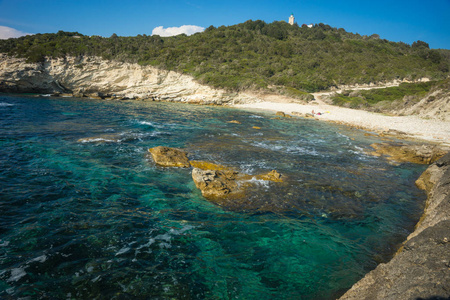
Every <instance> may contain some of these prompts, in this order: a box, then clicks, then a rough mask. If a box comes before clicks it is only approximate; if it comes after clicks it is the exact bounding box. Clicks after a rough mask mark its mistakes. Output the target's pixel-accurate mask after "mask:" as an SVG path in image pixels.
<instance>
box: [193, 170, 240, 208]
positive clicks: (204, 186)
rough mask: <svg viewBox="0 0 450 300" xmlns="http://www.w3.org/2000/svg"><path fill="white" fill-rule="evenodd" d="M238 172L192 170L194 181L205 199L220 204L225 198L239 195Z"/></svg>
mask: <svg viewBox="0 0 450 300" xmlns="http://www.w3.org/2000/svg"><path fill="white" fill-rule="evenodd" d="M238 174H239V173H238V172H234V171H229V170H224V171H216V170H202V169H199V168H194V169H192V179H193V180H194V183H195V186H196V187H197V188H198V189H199V190H200V191H201V192H202V195H203V197H205V198H207V199H209V200H213V201H214V202H215V203H217V204H220V200H223V199H224V198H225V197H229V196H234V195H235V194H236V193H238V191H239V189H238V184H237V177H238Z"/></svg>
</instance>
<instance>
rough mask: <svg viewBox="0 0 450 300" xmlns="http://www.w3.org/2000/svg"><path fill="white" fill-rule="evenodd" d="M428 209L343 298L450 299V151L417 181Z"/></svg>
mask: <svg viewBox="0 0 450 300" xmlns="http://www.w3.org/2000/svg"><path fill="white" fill-rule="evenodd" d="M416 184H417V186H418V187H419V188H422V189H425V190H426V192H427V194H428V199H427V202H426V208H425V212H424V214H423V216H422V218H421V220H420V221H419V223H418V224H417V226H416V229H415V231H414V232H413V233H411V234H410V235H409V236H408V238H407V240H406V241H405V242H404V244H403V247H402V248H401V249H400V250H399V251H398V253H397V254H396V255H395V256H394V258H393V259H392V260H391V261H390V262H388V263H386V264H380V265H379V266H377V268H375V270H373V271H371V272H369V273H368V274H367V275H366V276H365V277H364V278H363V279H361V280H360V281H359V282H357V283H356V284H355V285H353V287H352V288H351V289H350V290H349V291H347V293H345V294H344V295H343V296H342V297H341V298H340V299H352V300H353V299H355V300H356V299H358V300H359V299H392V300H394V299H395V300H398V299H414V300H416V299H449V298H450V284H449V283H450V255H449V254H450V152H449V153H447V154H446V155H445V156H444V157H442V158H441V159H439V160H438V161H436V162H435V163H433V164H432V165H431V166H430V167H429V168H428V169H427V170H426V171H425V172H424V173H423V174H422V176H421V177H420V178H419V179H418V180H417V182H416Z"/></svg>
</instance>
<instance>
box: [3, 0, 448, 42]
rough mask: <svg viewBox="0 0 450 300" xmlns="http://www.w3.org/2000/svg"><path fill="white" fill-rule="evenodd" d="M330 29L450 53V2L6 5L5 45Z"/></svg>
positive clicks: (190, 0) (101, 0)
mask: <svg viewBox="0 0 450 300" xmlns="http://www.w3.org/2000/svg"><path fill="white" fill-rule="evenodd" d="M291 13H293V14H294V16H295V21H296V22H297V23H298V24H299V25H302V24H311V23H312V24H316V23H324V24H328V25H330V26H332V27H337V28H344V29H345V30H346V31H349V32H353V33H359V34H361V35H372V34H374V33H376V34H379V35H380V37H381V38H383V39H387V40H390V41H395V42H399V41H402V42H405V43H408V44H412V43H413V42H414V41H417V40H421V41H425V42H427V43H428V44H429V45H430V48H434V49H437V48H442V49H450V0H428V1H424V0H420V1H419V0H409V1H403V0H402V1H395V0H390V1H387V0H377V1H361V0H359V1H356V0H355V1H353V0H351V1H345V0H334V1H332V0H309V1H294V0H272V1H269V0H259V1H253V0H250V1H245V0H228V1H215V0H126V1H124V0H0V38H9V37H18V36H20V35H25V34H35V33H56V32H58V31H59V30H63V31H72V32H73V31H77V32H79V33H82V34H84V35H100V36H104V37H109V36H111V35H112V34H113V33H115V34H117V35H119V36H136V35H138V34H147V35H151V34H158V35H161V36H170V35H176V34H180V33H186V34H188V35H190V34H193V33H195V32H200V31H202V30H203V29H204V28H207V27H209V26H211V25H213V26H215V27H219V26H222V25H225V26H228V25H234V24H238V23H242V22H245V21H247V20H263V21H265V22H267V23H270V22H273V21H286V22H287V21H288V19H289V16H290V15H291Z"/></svg>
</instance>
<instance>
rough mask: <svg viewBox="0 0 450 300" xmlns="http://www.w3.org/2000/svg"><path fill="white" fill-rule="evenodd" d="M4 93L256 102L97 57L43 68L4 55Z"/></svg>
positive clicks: (0, 75) (51, 62) (0, 57)
mask: <svg viewBox="0 0 450 300" xmlns="http://www.w3.org/2000/svg"><path fill="white" fill-rule="evenodd" d="M0 92H12V93H57V92H59V93H73V94H75V95H92V94H97V95H109V96H112V95H114V96H115V97H116V98H121V97H126V98H142V99H154V100H165V101H181V102H190V103H202V104H233V103H239V102H241V101H252V100H253V97H251V96H249V95H245V94H231V93H227V92H226V91H224V90H216V89H212V88H210V87H208V86H205V85H201V84H199V83H197V82H195V81H194V79H193V78H192V77H190V76H187V75H183V74H179V73H176V72H172V71H165V70H160V69H157V68H154V67H151V66H140V65H138V64H130V63H122V62H117V61H108V60H103V59H101V58H97V57H67V58H57V59H51V58H47V59H46V60H45V61H44V62H43V63H27V62H26V60H25V59H23V58H13V57H9V56H7V55H5V54H0Z"/></svg>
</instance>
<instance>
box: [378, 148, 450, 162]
mask: <svg viewBox="0 0 450 300" xmlns="http://www.w3.org/2000/svg"><path fill="white" fill-rule="evenodd" d="M370 146H371V147H372V148H374V149H375V151H374V152H371V154H372V155H376V156H381V155H387V156H388V159H390V160H393V161H396V162H412V163H416V164H431V163H433V162H435V161H436V160H438V159H439V158H441V157H442V156H444V155H445V153H447V151H448V149H446V148H444V147H441V146H437V145H406V144H401V143H380V144H377V143H375V144H372V145H370Z"/></svg>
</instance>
